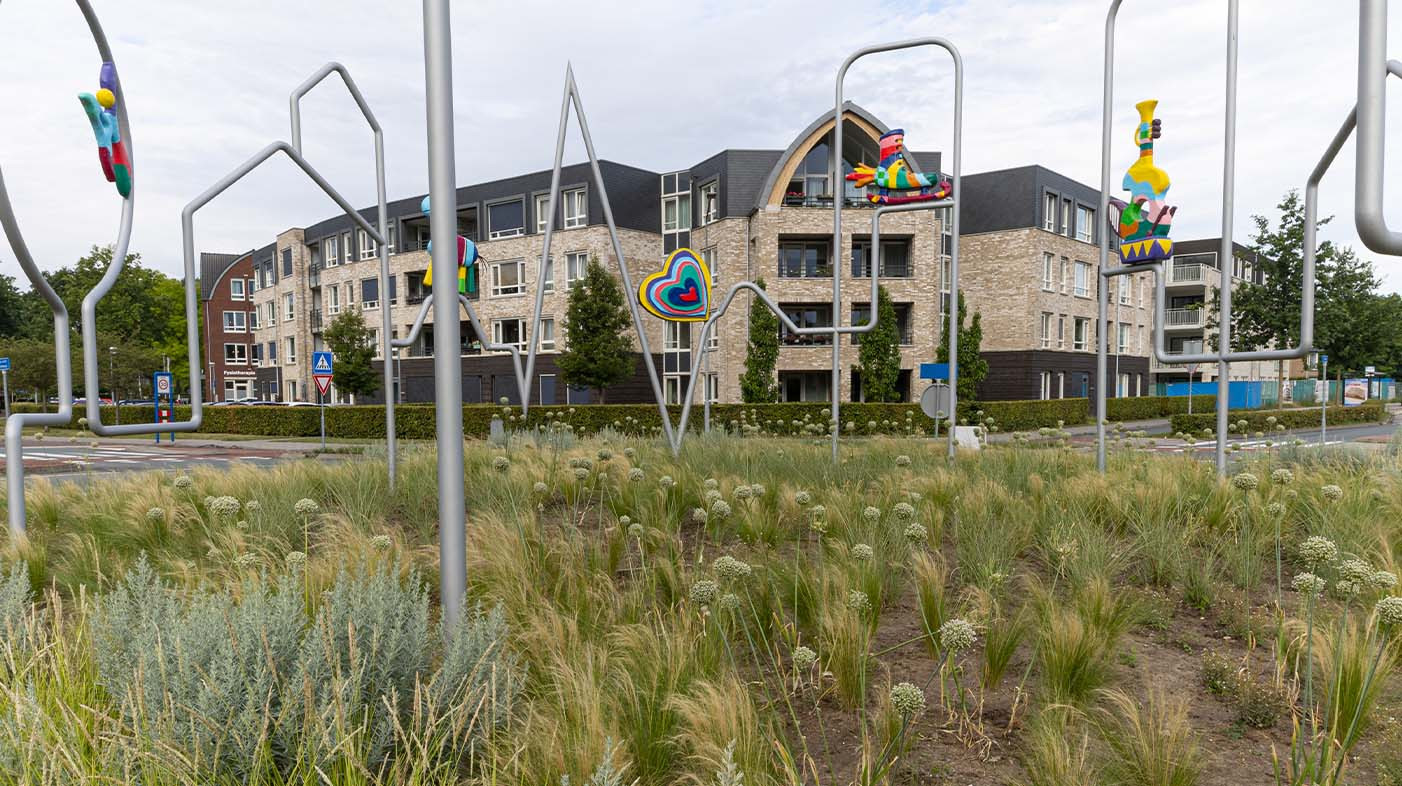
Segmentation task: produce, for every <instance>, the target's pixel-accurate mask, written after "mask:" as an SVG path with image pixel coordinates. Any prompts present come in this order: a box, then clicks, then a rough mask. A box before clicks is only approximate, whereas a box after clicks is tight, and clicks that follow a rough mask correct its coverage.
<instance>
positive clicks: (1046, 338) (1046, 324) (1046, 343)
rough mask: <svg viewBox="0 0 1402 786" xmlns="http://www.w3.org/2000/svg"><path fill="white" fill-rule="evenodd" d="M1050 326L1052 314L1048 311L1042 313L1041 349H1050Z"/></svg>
mask: <svg viewBox="0 0 1402 786" xmlns="http://www.w3.org/2000/svg"><path fill="white" fill-rule="evenodd" d="M1051 325H1052V314H1051V312H1050V311H1043V312H1042V349H1051Z"/></svg>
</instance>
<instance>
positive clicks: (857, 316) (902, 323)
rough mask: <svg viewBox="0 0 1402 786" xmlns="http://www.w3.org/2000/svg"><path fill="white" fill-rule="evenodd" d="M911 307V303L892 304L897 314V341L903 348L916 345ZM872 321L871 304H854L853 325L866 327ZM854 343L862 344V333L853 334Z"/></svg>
mask: <svg viewBox="0 0 1402 786" xmlns="http://www.w3.org/2000/svg"><path fill="white" fill-rule="evenodd" d="M911 306H912V304H911V303H892V304H891V308H892V310H893V311H895V312H896V333H897V339H896V340H897V341H898V342H899V343H900V344H901V346H910V345H911V344H914V343H915V332H914V331H913V330H912V329H911V327H912V320H911V313H912V308H911ZM870 320H871V304H870V303H853V304H852V322H851V324H853V325H865V324H866V323H867V322H869V321H870ZM852 343H853V344H860V343H862V334H861V333H853V334H852Z"/></svg>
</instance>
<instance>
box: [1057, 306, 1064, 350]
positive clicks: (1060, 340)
mask: <svg viewBox="0 0 1402 786" xmlns="http://www.w3.org/2000/svg"><path fill="white" fill-rule="evenodd" d="M1056 348H1057V349H1066V315H1065V314H1062V315H1060V316H1058V317H1057V318H1056Z"/></svg>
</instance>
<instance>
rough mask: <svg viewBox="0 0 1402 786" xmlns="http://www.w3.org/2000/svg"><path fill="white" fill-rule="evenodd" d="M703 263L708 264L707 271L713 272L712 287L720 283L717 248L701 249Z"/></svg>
mask: <svg viewBox="0 0 1402 786" xmlns="http://www.w3.org/2000/svg"><path fill="white" fill-rule="evenodd" d="M701 261H702V262H705V263H706V269H707V270H709V271H711V286H715V285H716V284H719V283H720V260H719V259H717V258H716V247H715V246H711V247H710V248H703V249H701Z"/></svg>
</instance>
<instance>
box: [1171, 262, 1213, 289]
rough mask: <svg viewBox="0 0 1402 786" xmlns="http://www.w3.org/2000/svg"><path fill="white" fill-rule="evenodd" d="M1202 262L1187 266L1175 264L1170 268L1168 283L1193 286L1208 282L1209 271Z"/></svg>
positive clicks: (1191, 263)
mask: <svg viewBox="0 0 1402 786" xmlns="http://www.w3.org/2000/svg"><path fill="white" fill-rule="evenodd" d="M1205 267H1206V266H1205V265H1203V264H1202V263H1201V262H1190V263H1188V264H1186V265H1179V264H1176V263H1175V264H1174V265H1173V267H1171V268H1169V271H1170V272H1169V277H1168V283H1170V284H1193V283H1197V282H1203V281H1206V280H1207V271H1206V270H1205Z"/></svg>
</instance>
